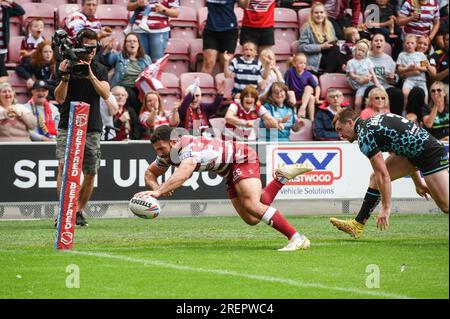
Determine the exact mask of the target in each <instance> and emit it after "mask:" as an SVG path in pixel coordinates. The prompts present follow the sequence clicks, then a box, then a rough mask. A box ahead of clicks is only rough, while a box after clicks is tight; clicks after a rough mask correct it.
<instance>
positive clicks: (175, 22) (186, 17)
mask: <svg viewBox="0 0 450 319" xmlns="http://www.w3.org/2000/svg"><path fill="white" fill-rule="evenodd" d="M179 11H180V15H179V16H178V18H171V19H170V25H171V27H172V28H171V30H170V37H171V38H180V39H185V40H189V39H196V38H197V34H198V28H197V11H196V10H195V9H193V8H190V7H180V8H179Z"/></svg>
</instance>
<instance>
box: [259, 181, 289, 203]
mask: <svg viewBox="0 0 450 319" xmlns="http://www.w3.org/2000/svg"><path fill="white" fill-rule="evenodd" d="M283 186H284V184H283V183H282V182H280V181H279V180H277V179H274V180H273V181H271V182H270V183H269V184H268V185H267V186H266V187H264V189H263V191H262V194H261V198H260V202H261V203H263V204H264V205H267V206H270V204H272V202H273V200H274V199H275V197H276V196H277V194H278V192H279V191H280V189H281V188H282V187H283Z"/></svg>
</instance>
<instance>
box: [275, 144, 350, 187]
mask: <svg viewBox="0 0 450 319" xmlns="http://www.w3.org/2000/svg"><path fill="white" fill-rule="evenodd" d="M301 163H310V164H312V165H313V166H314V167H315V168H316V169H315V170H314V171H312V172H309V173H306V174H302V175H299V176H297V177H296V178H295V179H293V180H291V181H290V182H289V183H287V185H332V184H333V182H334V181H335V180H338V179H340V178H341V177H342V150H341V149H340V148H338V147H280V148H276V149H274V150H273V152H272V168H273V172H272V174H274V173H275V170H276V169H277V168H278V167H281V166H283V165H291V164H301Z"/></svg>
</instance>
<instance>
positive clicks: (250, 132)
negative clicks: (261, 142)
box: [224, 102, 268, 141]
mask: <svg viewBox="0 0 450 319" xmlns="http://www.w3.org/2000/svg"><path fill="white" fill-rule="evenodd" d="M228 111H231V112H232V113H233V114H234V115H235V116H237V117H238V118H239V119H241V120H246V121H256V120H257V119H259V118H262V117H263V116H264V115H265V114H266V113H268V111H267V109H266V108H265V107H264V106H262V105H261V103H259V102H258V103H257V104H256V105H255V106H253V107H252V108H251V109H250V110H248V111H246V110H245V109H244V108H243V107H242V106H241V105H240V104H235V103H232V104H231V105H230V106H229V108H228ZM255 129H256V128H255V127H247V126H242V125H238V126H235V125H232V124H229V123H226V124H225V131H224V135H225V136H226V137H229V138H234V139H237V140H239V141H243V140H250V141H253V140H256V137H257V136H256V130H255Z"/></svg>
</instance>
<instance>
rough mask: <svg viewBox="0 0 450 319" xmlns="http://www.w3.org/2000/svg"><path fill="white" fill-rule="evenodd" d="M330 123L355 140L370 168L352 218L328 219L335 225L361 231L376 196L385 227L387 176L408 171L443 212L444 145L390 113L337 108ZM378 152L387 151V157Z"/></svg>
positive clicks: (420, 191)
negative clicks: (367, 113) (358, 207)
mask: <svg viewBox="0 0 450 319" xmlns="http://www.w3.org/2000/svg"><path fill="white" fill-rule="evenodd" d="M333 125H334V127H335V129H336V131H337V132H338V133H339V135H340V136H341V137H342V138H343V139H346V140H348V141H349V142H350V143H352V142H353V141H354V140H356V139H357V140H358V144H359V148H360V150H361V152H362V153H363V154H364V155H366V156H367V157H368V158H369V159H370V164H371V165H372V168H373V173H372V175H371V176H370V184H369V188H368V190H367V193H366V195H365V197H364V202H363V205H362V207H361V210H360V212H359V213H358V215H357V216H356V218H355V219H351V220H339V219H336V218H331V219H330V222H331V223H332V224H333V225H334V226H336V227H337V228H338V229H339V230H342V231H344V232H346V233H348V234H350V235H351V236H353V237H355V238H358V237H360V236H361V234H362V231H363V228H364V225H365V223H366V221H367V220H368V219H369V218H370V214H371V213H372V211H373V210H374V209H375V207H376V206H377V205H378V203H379V202H380V197H381V205H382V207H381V210H380V213H379V215H378V218H377V227H378V228H380V229H381V230H383V229H386V228H387V227H388V226H389V215H390V212H391V181H394V180H396V179H398V178H401V177H404V176H408V175H410V176H411V177H412V179H413V181H414V184H415V185H416V191H417V193H418V194H419V195H421V196H422V197H427V194H430V195H431V197H432V198H433V199H434V201H435V202H436V204H437V205H438V206H439V208H440V209H441V210H442V211H443V212H444V213H446V214H448V201H449V198H448V196H449V192H448V188H449V186H448V182H449V176H448V154H447V152H446V150H445V147H444V145H443V144H442V143H441V142H439V141H438V140H436V139H435V138H434V137H433V136H431V135H430V134H429V133H428V132H427V131H426V130H424V129H422V128H420V127H419V126H417V124H415V123H414V122H411V121H408V120H407V119H405V118H403V117H401V116H398V115H395V114H390V113H387V114H380V115H377V116H374V117H372V118H370V119H368V120H362V119H361V118H359V117H358V114H357V113H356V112H355V111H353V110H351V109H344V110H342V111H341V112H339V113H337V114H336V116H335V118H334V119H333ZM382 152H389V153H390V154H389V156H388V157H387V158H386V160H385V159H384V158H383V154H382ZM419 171H420V172H421V173H422V175H423V177H424V180H425V183H424V182H423V181H422V178H421V177H420V174H419Z"/></svg>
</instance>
